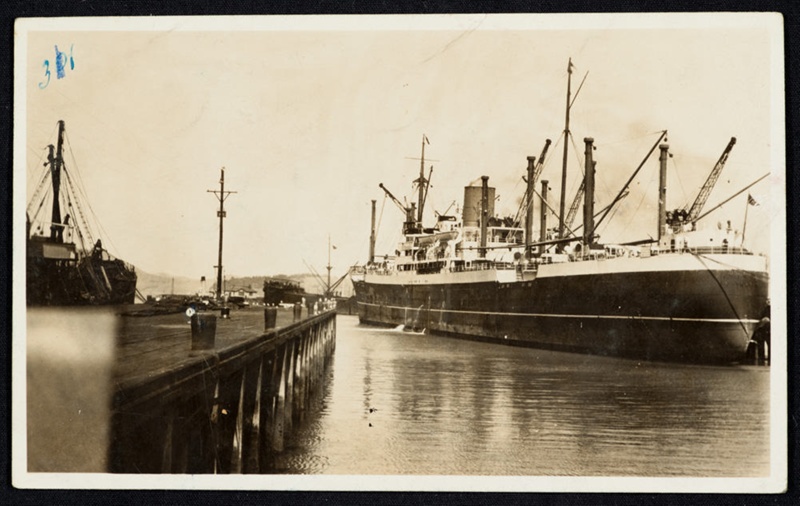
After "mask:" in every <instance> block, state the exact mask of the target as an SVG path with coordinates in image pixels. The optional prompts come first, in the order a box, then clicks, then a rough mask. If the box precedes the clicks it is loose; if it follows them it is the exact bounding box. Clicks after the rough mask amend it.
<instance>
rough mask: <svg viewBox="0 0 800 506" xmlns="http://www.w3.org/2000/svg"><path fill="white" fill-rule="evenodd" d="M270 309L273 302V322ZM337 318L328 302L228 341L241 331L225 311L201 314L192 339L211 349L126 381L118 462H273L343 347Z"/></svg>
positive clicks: (202, 468)
mask: <svg viewBox="0 0 800 506" xmlns="http://www.w3.org/2000/svg"><path fill="white" fill-rule="evenodd" d="M268 309H269V308H268ZM272 309H275V310H276V311H277V309H276V308H272ZM270 314H272V315H275V312H270V311H268V310H265V312H264V315H265V326H268V324H269V323H270V321H269V320H270V318H272V317H271V316H270ZM253 316H255V317H256V318H258V317H257V316H256V315H255V314H254V315H252V316H251V318H252V317H253ZM285 317H289V315H288V314H287V315H285V316H284V318H285ZM291 317H292V318H293V317H294V314H292V316H291ZM335 318H336V313H335V311H334V310H328V311H324V312H322V313H320V314H318V315H313V316H310V317H308V318H306V319H303V320H300V321H295V322H293V323H291V324H288V325H286V326H284V327H279V328H277V329H267V330H265V332H264V333H263V334H261V335H257V336H254V337H252V338H247V339H243V340H238V341H236V342H235V343H234V344H228V345H224V344H225V343H226V342H230V339H231V338H230V336H228V335H225V334H224V332H223V333H222V334H220V327H219V326H218V325H217V324H218V322H217V318H216V315H207V314H195V315H194V316H193V317H192V346H191V349H192V350H202V353H190V354H188V356H185V357H184V358H183V359H181V360H177V361H175V363H174V365H171V366H168V367H164V368H162V369H161V370H160V371H158V373H155V374H140V375H137V376H135V377H130V378H121V379H119V380H118V381H117V389H116V392H115V395H114V400H113V406H112V419H111V438H110V442H109V448H108V455H109V458H108V462H109V464H108V465H109V470H110V471H111V472H116V473H193V474H202V473H217V474H228V473H250V474H254V473H269V472H271V470H273V469H274V458H275V456H276V455H277V453H280V452H282V451H283V450H284V447H285V441H286V438H287V437H288V436H289V435H290V434H291V432H292V430H293V428H295V427H297V425H298V424H300V423H302V422H303V421H304V420H306V419H307V417H308V413H309V410H310V408H311V406H312V404H311V400H312V398H313V397H314V396H315V395H317V394H318V393H319V392H320V391H321V387H322V386H323V378H324V371H325V366H326V364H327V363H328V359H329V358H330V356H331V354H332V353H333V350H334V348H335V346H334V343H333V341H334V340H335V330H336V325H335V321H336V320H335ZM273 320H274V318H273ZM228 325H232V323H231V324H228ZM273 325H274V323H273ZM222 328H223V329H224V328H225V326H224V325H222ZM214 331H216V333H217V336H216V342H215V339H214ZM187 347H188V345H187Z"/></svg>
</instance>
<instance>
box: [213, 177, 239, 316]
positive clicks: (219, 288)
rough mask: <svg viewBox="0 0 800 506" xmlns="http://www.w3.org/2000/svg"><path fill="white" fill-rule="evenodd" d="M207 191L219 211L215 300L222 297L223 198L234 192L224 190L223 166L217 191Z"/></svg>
mask: <svg viewBox="0 0 800 506" xmlns="http://www.w3.org/2000/svg"><path fill="white" fill-rule="evenodd" d="M206 191H207V192H208V193H213V194H214V195H216V197H217V200H219V211H217V216H219V256H218V257H217V300H220V299H221V298H222V220H224V219H225V199H226V198H228V195H230V194H231V193H236V192H235V191H225V167H222V169H220V176H219V191H216V190H206Z"/></svg>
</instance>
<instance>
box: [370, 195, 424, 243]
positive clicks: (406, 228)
mask: <svg viewBox="0 0 800 506" xmlns="http://www.w3.org/2000/svg"><path fill="white" fill-rule="evenodd" d="M378 187H379V188H380V189H381V190H383V191H384V192H385V193H386V196H387V197H389V198H390V199H391V200H392V202H394V203H395V205H396V206H397V207H399V208H400V210H401V211H403V214H405V216H406V221H405V222H404V223H403V234H418V233H420V232H421V229H422V225H421V223H419V222H418V221H417V220H416V219H415V217H414V214H415V211H416V205H415V204H414V203H413V202H412V203H411V205H410V206H408V207H406V206H405V205H403V203H402V202H400V201H399V200H398V199H397V197H395V196H394V195H392V192H390V191H389V189H388V188H386V187H385V186H383V183H379V184H378Z"/></svg>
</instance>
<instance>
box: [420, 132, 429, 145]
mask: <svg viewBox="0 0 800 506" xmlns="http://www.w3.org/2000/svg"><path fill="white" fill-rule="evenodd" d="M422 138H423V139H425V143H426V144H430V143H431V141H429V140H428V136H427V135H425V134H422Z"/></svg>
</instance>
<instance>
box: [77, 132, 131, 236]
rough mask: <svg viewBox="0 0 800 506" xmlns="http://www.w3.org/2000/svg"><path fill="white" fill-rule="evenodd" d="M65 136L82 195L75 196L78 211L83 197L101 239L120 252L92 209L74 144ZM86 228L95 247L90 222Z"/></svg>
mask: <svg viewBox="0 0 800 506" xmlns="http://www.w3.org/2000/svg"><path fill="white" fill-rule="evenodd" d="M64 136H65V137H66V140H67V146H68V148H69V154H70V157H72V163H73V164H74V166H75V167H76V169H75V172H76V177H77V180H78V181H77V186H78V191H79V192H80V195H78V194H77V193H76V194H75V197H76V199H77V203H78V209H79V210H80V211H82V209H81V207H80V196H82V197H83V200H84V201H85V202H86V205H87V206H89V211H90V213H91V216H92V217H93V223H95V224H96V225H97V228H98V232H99V234H100V237H102V238H104V239H106V240H107V241H108V243H109V245H110V246H111V248H112V249H113V250H114V251H118V249H117V245H116V244H114V240H113V239H112V238H111V236H110V235H109V233H108V232H107V231H106V229H105V227H103V222H102V221H100V218H99V217H98V216H97V213H95V211H94V208H93V207H92V202H91V200H89V197H88V195H87V193H86V190H85V185H84V184H83V179H82V177H81V171H80V170H79V169H78V168H77V167H78V162H77V160H76V159H75V152H74V151H73V150H72V142H71V141H70V140H69V134H68V133H67V131H66V130H65V131H64ZM64 172H65V173H66V172H67V170H66V164H64ZM68 179H69V176H68ZM84 220H86V218H85V217H84ZM86 227H87V232H88V235H89V239H91V242H92V245H94V237H93V236H92V234H91V230H90V229H89V223H88V221H87V222H86ZM106 249H108V248H106Z"/></svg>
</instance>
